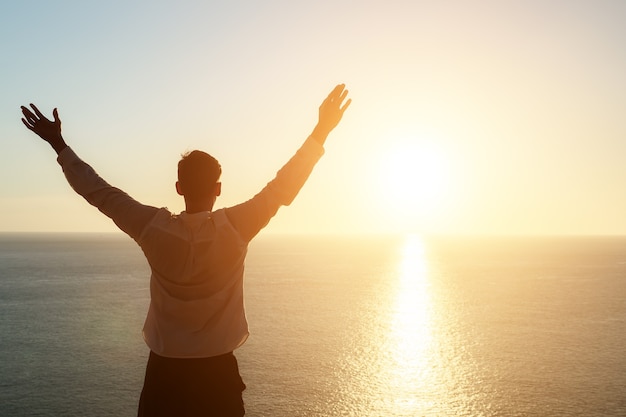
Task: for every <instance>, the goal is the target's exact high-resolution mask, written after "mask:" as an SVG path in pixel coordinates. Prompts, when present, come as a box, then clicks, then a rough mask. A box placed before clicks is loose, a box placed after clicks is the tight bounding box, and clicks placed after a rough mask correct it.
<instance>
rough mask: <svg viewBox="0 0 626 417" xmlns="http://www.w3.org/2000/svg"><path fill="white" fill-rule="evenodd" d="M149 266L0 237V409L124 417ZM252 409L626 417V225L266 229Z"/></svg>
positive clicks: (126, 253)
mask: <svg viewBox="0 0 626 417" xmlns="http://www.w3.org/2000/svg"><path fill="white" fill-rule="evenodd" d="M148 277H149V268H148V266H147V263H146V262H145V260H144V259H143V256H142V253H141V251H140V249H139V248H138V247H137V245H136V244H135V243H134V242H133V241H132V240H130V239H128V238H126V237H125V236H123V235H118V234H7V233H5V234H0V416H7V417H8V416H11V417H14V416H64V417H73V416H81V417H82V416H85V415H89V416H134V415H136V409H137V402H138V398H139V394H140V391H141V386H142V382H143V376H144V370H145V363H146V359H147V355H148V349H147V347H146V346H145V344H144V342H143V339H142V337H141V328H142V325H143V320H144V318H145V313H146V309H147V306H148V302H149V293H148ZM245 291H246V308H247V315H248V320H249V323H250V330H251V335H250V338H249V339H248V341H247V342H246V344H245V345H244V346H243V347H241V348H240V349H238V350H237V351H236V353H235V354H236V356H237V358H238V360H239V365H240V369H241V374H242V376H243V379H244V381H245V383H246V385H247V387H248V388H247V389H246V391H245V392H244V401H245V404H246V411H247V414H246V415H248V416H268V417H269V416H272V417H282V416H285V417H286V416H290V417H293V416H359V417H368V416H371V417H394V416H411V417H413V416H506V417H514V416H586V417H587V416H605V417H611V416H616V417H617V416H626V237H508V238H505V237H490V238H469V237H465V238H428V239H426V238H420V237H418V236H404V237H337V236H307V237H295V236H273V235H261V236H259V237H258V238H257V240H256V241H254V242H253V243H252V245H251V246H250V250H249V255H248V258H247V263H246V281H245Z"/></svg>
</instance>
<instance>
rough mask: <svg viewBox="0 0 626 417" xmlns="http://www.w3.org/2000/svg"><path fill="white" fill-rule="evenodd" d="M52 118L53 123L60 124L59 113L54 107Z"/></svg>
mask: <svg viewBox="0 0 626 417" xmlns="http://www.w3.org/2000/svg"><path fill="white" fill-rule="evenodd" d="M52 116H53V117H54V122H55V123H61V119H59V111H58V110H57V108H56V107H55V108H54V110H52Z"/></svg>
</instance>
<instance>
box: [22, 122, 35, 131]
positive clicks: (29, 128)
mask: <svg viewBox="0 0 626 417" xmlns="http://www.w3.org/2000/svg"><path fill="white" fill-rule="evenodd" d="M22 123H24V126H26V127H27V128H28V130H33V127H32V126H31V125H30V123H28V122H27V121H26V120H24V119H22ZM33 132H34V130H33Z"/></svg>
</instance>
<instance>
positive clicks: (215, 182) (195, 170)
mask: <svg viewBox="0 0 626 417" xmlns="http://www.w3.org/2000/svg"><path fill="white" fill-rule="evenodd" d="M221 174H222V167H221V166H220V164H219V162H217V159H215V158H213V157H212V156H211V155H209V154H208V153H206V152H202V151H198V150H195V151H191V152H187V153H186V154H184V155H183V156H182V158H181V160H180V161H179V162H178V181H177V182H176V190H177V191H178V194H180V195H182V196H184V197H185V202H186V203H187V205H189V203H190V202H193V203H194V205H197V204H203V202H206V201H211V204H210V205H211V207H209V208H206V210H210V209H212V206H213V202H215V198H216V197H217V196H218V195H220V191H221V184H220V183H219V179H220V175H221ZM188 208H189V207H188Z"/></svg>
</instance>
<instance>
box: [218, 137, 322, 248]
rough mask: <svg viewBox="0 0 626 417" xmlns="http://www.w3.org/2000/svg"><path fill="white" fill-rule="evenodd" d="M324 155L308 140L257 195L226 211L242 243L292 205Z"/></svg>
mask: <svg viewBox="0 0 626 417" xmlns="http://www.w3.org/2000/svg"><path fill="white" fill-rule="evenodd" d="M323 154H324V148H323V147H322V145H321V144H320V143H319V142H317V141H316V140H315V139H314V138H313V137H309V138H308V139H307V140H306V141H305V142H304V144H303V145H302V146H301V147H300V149H299V150H298V151H297V152H296V153H295V155H294V156H293V157H291V159H290V160H289V161H288V162H287V163H286V164H285V165H284V166H283V167H282V168H281V169H280V170H279V171H278V173H277V174H276V177H274V179H273V180H272V181H270V182H269V183H268V184H267V185H266V186H265V187H264V188H263V189H262V190H261V191H260V192H259V193H258V194H257V195H255V196H254V197H253V198H251V199H250V200H248V201H246V202H245V203H242V204H239V205H236V206H233V207H229V208H227V209H225V213H226V215H227V216H228V219H229V221H230V222H231V224H232V225H233V227H234V228H235V229H236V230H237V231H238V232H239V234H240V235H241V237H242V238H243V239H244V240H246V241H250V240H251V239H252V238H253V237H254V236H256V234H257V233H259V231H260V230H261V229H262V228H263V227H265V226H266V225H267V224H268V222H269V221H270V219H271V218H272V217H273V216H274V215H275V214H276V212H277V211H278V209H279V208H280V206H288V205H289V204H291V202H292V201H293V200H294V198H295V197H296V195H298V192H299V191H300V189H301V188H302V186H303V185H304V183H305V182H306V180H307V179H308V178H309V175H310V174H311V171H313V167H314V166H315V164H316V163H317V161H319V159H320V158H321V157H322V155H323Z"/></svg>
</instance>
